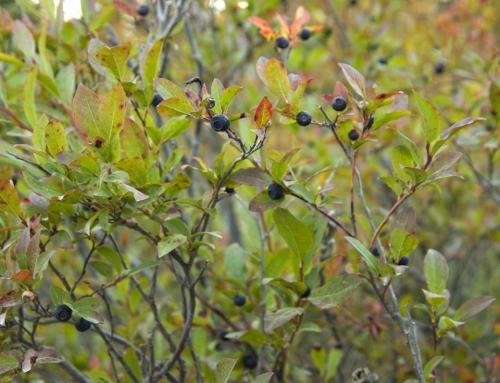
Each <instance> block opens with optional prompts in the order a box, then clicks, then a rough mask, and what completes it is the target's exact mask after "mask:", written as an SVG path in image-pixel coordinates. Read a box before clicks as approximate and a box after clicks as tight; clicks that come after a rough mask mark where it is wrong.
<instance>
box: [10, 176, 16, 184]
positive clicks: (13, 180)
mask: <svg viewBox="0 0 500 383" xmlns="http://www.w3.org/2000/svg"><path fill="white" fill-rule="evenodd" d="M11 181H12V183H13V184H14V186H16V184H17V177H16V176H13V177H12V180H11Z"/></svg>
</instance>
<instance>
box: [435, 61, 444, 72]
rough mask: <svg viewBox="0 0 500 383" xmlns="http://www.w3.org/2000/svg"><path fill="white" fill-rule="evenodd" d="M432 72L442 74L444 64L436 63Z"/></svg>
mask: <svg viewBox="0 0 500 383" xmlns="http://www.w3.org/2000/svg"><path fill="white" fill-rule="evenodd" d="M434 72H436V74H442V73H443V72H444V62H442V61H438V62H437V63H436V65H435V66H434Z"/></svg>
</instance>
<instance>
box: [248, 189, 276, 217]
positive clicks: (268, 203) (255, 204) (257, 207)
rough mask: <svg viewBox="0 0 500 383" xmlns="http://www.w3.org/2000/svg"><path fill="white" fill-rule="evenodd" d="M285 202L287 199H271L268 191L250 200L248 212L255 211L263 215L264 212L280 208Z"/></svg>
mask: <svg viewBox="0 0 500 383" xmlns="http://www.w3.org/2000/svg"><path fill="white" fill-rule="evenodd" d="M284 200H285V197H283V198H282V199H279V200H274V199H271V197H269V193H268V192H267V190H264V191H263V192H261V193H259V194H257V195H256V196H255V197H253V198H252V199H251V200H250V202H249V204H248V210H250V211H253V212H254V213H262V212H263V211H266V210H269V209H274V208H275V207H278V206H279V205H280V204H281V202H283V201H284Z"/></svg>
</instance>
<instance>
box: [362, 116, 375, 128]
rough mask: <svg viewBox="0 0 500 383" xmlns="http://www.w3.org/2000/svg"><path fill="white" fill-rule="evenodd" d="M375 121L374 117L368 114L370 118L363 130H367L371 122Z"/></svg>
mask: <svg viewBox="0 0 500 383" xmlns="http://www.w3.org/2000/svg"><path fill="white" fill-rule="evenodd" d="M374 122H375V117H373V116H370V119H369V120H368V123H367V124H366V126H365V128H364V130H368V129H370V128H371V127H372V126H373V123H374Z"/></svg>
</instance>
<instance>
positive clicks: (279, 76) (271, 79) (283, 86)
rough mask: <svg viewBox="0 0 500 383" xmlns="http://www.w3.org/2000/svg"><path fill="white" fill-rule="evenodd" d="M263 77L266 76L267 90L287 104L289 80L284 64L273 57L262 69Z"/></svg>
mask: <svg viewBox="0 0 500 383" xmlns="http://www.w3.org/2000/svg"><path fill="white" fill-rule="evenodd" d="M264 77H265V78H266V82H267V87H268V88H269V91H270V92H271V93H272V94H273V95H274V96H276V97H277V98H278V99H279V100H281V101H283V102H285V103H287V104H288V93H289V92H290V80H289V79H288V74H287V71H286V68H285V65H284V64H283V63H282V62H281V61H279V60H277V59H275V58H274V57H273V58H272V59H270V60H269V62H268V63H267V65H266V68H265V69H264Z"/></svg>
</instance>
